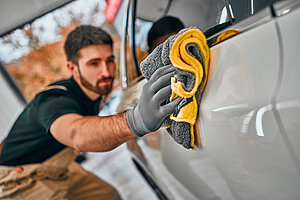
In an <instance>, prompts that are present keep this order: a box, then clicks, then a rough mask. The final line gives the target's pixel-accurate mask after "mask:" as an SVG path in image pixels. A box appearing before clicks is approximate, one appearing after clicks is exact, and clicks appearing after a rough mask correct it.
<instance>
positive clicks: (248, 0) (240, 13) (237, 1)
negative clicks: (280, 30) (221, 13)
mask: <svg viewBox="0 0 300 200" xmlns="http://www.w3.org/2000/svg"><path fill="white" fill-rule="evenodd" d="M277 1H279V0H228V4H229V5H230V8H231V9H232V11H231V12H232V13H233V15H234V16H233V17H234V19H236V20H237V21H238V20H241V19H244V18H245V17H247V16H249V15H253V14H255V13H256V12H258V11H260V10H262V9H264V8H266V7H268V6H271V5H272V4H273V3H275V2H277Z"/></svg>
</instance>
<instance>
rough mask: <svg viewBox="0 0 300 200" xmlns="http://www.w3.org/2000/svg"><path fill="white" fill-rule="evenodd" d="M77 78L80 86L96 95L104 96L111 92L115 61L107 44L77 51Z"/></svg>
mask: <svg viewBox="0 0 300 200" xmlns="http://www.w3.org/2000/svg"><path fill="white" fill-rule="evenodd" d="M79 55H80V57H79V59H78V66H77V70H78V71H77V76H78V77H79V79H80V82H81V85H82V86H83V87H84V88H85V89H87V90H89V91H92V92H94V93H96V94H99V95H106V94H108V93H109V92H110V91H111V90H112V84H113V80H114V73H115V61H114V56H113V52H112V48H111V46H110V45H109V44H101V45H90V46H86V47H84V48H82V49H81V50H80V51H79Z"/></svg>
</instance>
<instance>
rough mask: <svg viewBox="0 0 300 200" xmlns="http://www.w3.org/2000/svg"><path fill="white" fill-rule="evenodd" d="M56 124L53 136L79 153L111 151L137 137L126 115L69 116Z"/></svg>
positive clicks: (63, 117)
mask: <svg viewBox="0 0 300 200" xmlns="http://www.w3.org/2000/svg"><path fill="white" fill-rule="evenodd" d="M55 123H56V124H54V125H53V128H52V127H51V128H52V130H51V131H53V132H52V135H53V136H54V137H55V138H56V139H57V140H58V141H59V142H61V143H63V144H65V145H67V146H70V147H73V148H75V149H77V150H79V151H91V152H102V151H109V150H112V149H114V148H116V147H118V146H119V145H121V144H122V143H124V142H126V141H128V140H130V139H132V138H134V137H136V136H135V135H134V134H133V133H132V131H131V129H130V128H129V126H128V123H127V121H126V113H121V114H117V115H113V116H108V117H99V116H86V117H83V116H80V115H77V114H68V115H66V116H62V117H61V119H59V118H58V120H57V122H55ZM62 130H64V131H62Z"/></svg>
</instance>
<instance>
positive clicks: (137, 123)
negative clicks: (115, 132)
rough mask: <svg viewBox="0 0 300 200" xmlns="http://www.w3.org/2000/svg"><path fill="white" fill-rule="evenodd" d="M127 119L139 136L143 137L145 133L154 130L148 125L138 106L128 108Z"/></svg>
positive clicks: (130, 126)
mask: <svg viewBox="0 0 300 200" xmlns="http://www.w3.org/2000/svg"><path fill="white" fill-rule="evenodd" d="M126 120H127V122H128V125H129V128H130V129H131V130H132V132H133V133H134V134H135V135H136V136H138V137H142V136H144V135H145V134H147V133H150V132H152V131H150V130H149V129H148V128H147V127H146V125H145V123H144V121H143V119H142V117H141V114H140V111H139V108H138V106H136V107H135V108H133V109H130V110H127V112H126Z"/></svg>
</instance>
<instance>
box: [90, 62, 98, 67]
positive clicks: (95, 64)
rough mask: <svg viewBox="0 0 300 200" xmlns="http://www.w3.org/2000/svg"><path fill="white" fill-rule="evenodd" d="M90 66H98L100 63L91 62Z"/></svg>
mask: <svg viewBox="0 0 300 200" xmlns="http://www.w3.org/2000/svg"><path fill="white" fill-rule="evenodd" d="M90 65H91V66H98V62H91V63H90Z"/></svg>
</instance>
